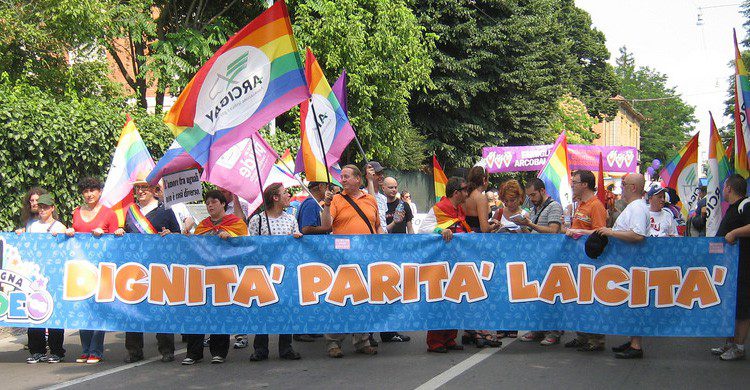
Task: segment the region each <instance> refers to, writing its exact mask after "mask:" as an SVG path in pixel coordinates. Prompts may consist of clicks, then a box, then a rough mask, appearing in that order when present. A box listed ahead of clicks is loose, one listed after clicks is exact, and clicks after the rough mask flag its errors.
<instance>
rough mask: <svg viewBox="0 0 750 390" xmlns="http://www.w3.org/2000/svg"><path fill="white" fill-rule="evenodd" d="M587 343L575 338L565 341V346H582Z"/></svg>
mask: <svg viewBox="0 0 750 390" xmlns="http://www.w3.org/2000/svg"><path fill="white" fill-rule="evenodd" d="M586 344H587V343H586V342H584V341H581V340H580V339H577V338H576V339H573V340H570V341H568V342H567V343H565V348H580V347H583V346H584V345H586Z"/></svg>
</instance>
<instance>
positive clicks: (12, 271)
mask: <svg viewBox="0 0 750 390" xmlns="http://www.w3.org/2000/svg"><path fill="white" fill-rule="evenodd" d="M0 239H2V251H1V252H2V255H3V257H2V270H1V271H0V286H1V287H2V291H1V292H0V326H20V327H48V328H65V329H98V330H111V331H144V332H166V333H228V334H237V333H272V334H273V333H348V332H364V331H389V330H398V331H410V330H427V329H524V330H527V329H532V330H533V329H540V330H543V329H569V330H578V331H586V332H595V333H605V334H624V335H630V334H634V335H644V336H703V337H719V336H728V335H731V334H733V330H734V313H735V299H736V283H737V275H736V272H737V258H738V248H737V246H736V245H729V244H726V243H725V242H724V241H723V239H721V238H649V239H646V241H645V242H644V243H640V244H627V243H623V242H619V241H617V240H610V243H609V245H608V246H607V247H606V249H605V251H604V253H603V255H602V256H600V257H599V258H598V259H596V260H594V259H590V258H588V257H587V256H586V255H585V251H584V245H585V240H584V239H583V238H582V239H579V240H573V239H571V238H568V237H565V236H564V235H536V234H535V235H531V234H523V235H522V234H459V235H456V236H454V238H453V240H452V241H450V242H448V243H445V242H444V241H443V240H442V238H441V237H440V236H439V235H406V234H403V235H376V236H305V237H302V238H299V239H294V238H292V237H239V238H231V239H229V240H226V241H225V240H221V239H219V238H218V237H200V236H192V237H186V236H181V235H167V236H165V237H159V236H157V235H140V234H126V235H125V236H124V237H114V236H111V235H105V236H102V237H99V238H95V237H92V236H90V235H87V234H77V235H76V236H74V237H72V238H67V237H65V236H62V235H58V236H52V235H50V234H21V235H16V234H14V233H0Z"/></svg>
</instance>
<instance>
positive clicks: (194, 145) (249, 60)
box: [164, 0, 309, 167]
mask: <svg viewBox="0 0 750 390" xmlns="http://www.w3.org/2000/svg"><path fill="white" fill-rule="evenodd" d="M308 97H309V94H308V90H307V83H306V81H305V77H304V74H303V73H302V60H301V58H300V56H299V53H298V49H297V44H296V42H295V40H294V36H293V34H292V26H291V22H290V20H289V13H288V11H287V7H286V4H285V3H284V1H283V0H280V1H277V2H276V3H275V4H274V5H273V6H271V7H270V8H269V9H267V10H266V11H265V12H263V13H262V14H261V15H260V16H258V17H257V18H255V19H254V20H253V21H252V22H250V24H248V25H247V26H245V27H244V28H243V29H242V30H240V31H239V32H238V33H237V34H235V35H234V36H233V37H231V38H230V39H229V40H228V41H227V43H226V44H224V46H222V47H221V48H220V49H219V50H218V51H217V52H216V53H215V54H214V55H213V56H212V57H211V59H209V60H208V61H207V62H206V63H205V64H204V65H203V66H202V67H201V69H200V70H199V71H198V73H196V75H195V76H194V77H193V79H192V80H191V81H190V82H189V83H188V85H187V87H185V89H184V90H183V91H182V93H181V94H180V97H179V98H178V99H177V101H176V102H175V104H174V106H172V108H171V109H170V110H169V112H168V113H167V114H166V115H165V117H164V122H165V123H166V124H167V126H168V127H169V128H170V129H171V130H172V133H173V134H174V135H175V137H176V139H177V141H178V142H179V143H180V145H181V146H182V147H183V148H184V149H185V151H186V152H187V153H188V154H190V155H191V156H192V157H193V158H194V159H195V161H196V162H198V163H199V164H200V165H201V166H204V167H205V166H206V164H207V163H208V160H209V154H210V151H211V149H212V148H214V146H215V144H217V142H219V141H221V144H223V145H226V144H234V143H236V142H238V141H240V140H242V139H244V138H246V137H248V135H249V134H250V133H251V132H253V131H255V130H258V129H260V128H261V127H263V126H264V125H265V124H266V123H268V122H269V121H271V120H272V119H273V118H275V117H277V116H278V115H281V114H282V113H284V112H286V111H288V110H289V109H290V108H292V107H294V106H295V105H297V104H299V103H300V102H301V101H303V100H305V99H307V98H308Z"/></svg>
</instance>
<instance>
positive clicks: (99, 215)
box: [65, 177, 119, 364]
mask: <svg viewBox="0 0 750 390" xmlns="http://www.w3.org/2000/svg"><path fill="white" fill-rule="evenodd" d="M102 188H104V185H103V184H102V182H101V181H100V180H99V179H97V178H95V177H84V178H82V179H81V180H80V181H79V182H78V193H80V194H81V197H82V198H83V205H81V206H78V207H76V209H75V210H73V226H72V227H70V228H69V229H68V230H67V231H66V232H65V234H67V235H68V236H70V237H72V236H73V235H74V234H76V233H91V235H93V236H94V237H100V236H101V235H102V234H107V233H114V232H115V230H117V229H118V228H119V222H118V220H117V215H116V214H115V212H114V211H112V210H111V209H110V208H109V207H107V206H104V205H103V204H101V202H99V200H100V198H101V196H102ZM105 334H106V332H105V331H103V330H88V329H81V330H79V331H78V335H79V336H80V338H81V349H82V350H83V351H82V352H81V356H79V357H78V359H76V363H86V364H96V363H99V362H100V361H101V360H102V359H103V358H104V335H105Z"/></svg>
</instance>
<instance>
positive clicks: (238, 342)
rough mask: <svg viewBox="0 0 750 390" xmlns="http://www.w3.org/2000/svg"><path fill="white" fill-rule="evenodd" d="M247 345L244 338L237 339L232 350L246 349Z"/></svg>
mask: <svg viewBox="0 0 750 390" xmlns="http://www.w3.org/2000/svg"><path fill="white" fill-rule="evenodd" d="M249 345H250V343H248V342H247V339H246V338H244V337H241V338H238V339H236V340H235V341H234V349H242V348H247V347H248V346H249Z"/></svg>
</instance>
